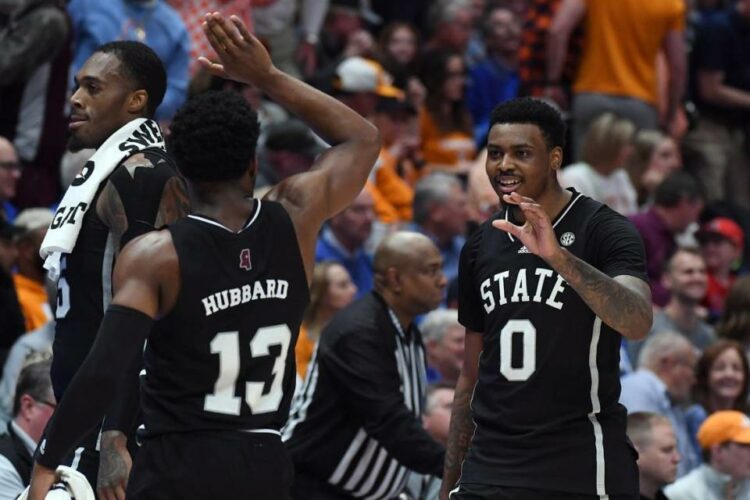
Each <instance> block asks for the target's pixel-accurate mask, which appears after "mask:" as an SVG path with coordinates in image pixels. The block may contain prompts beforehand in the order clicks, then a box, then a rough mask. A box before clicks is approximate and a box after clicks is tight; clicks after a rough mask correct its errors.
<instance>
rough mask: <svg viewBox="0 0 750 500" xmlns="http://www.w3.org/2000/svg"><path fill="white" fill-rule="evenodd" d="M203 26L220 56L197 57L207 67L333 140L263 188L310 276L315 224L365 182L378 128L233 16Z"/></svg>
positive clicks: (345, 203)
mask: <svg viewBox="0 0 750 500" xmlns="http://www.w3.org/2000/svg"><path fill="white" fill-rule="evenodd" d="M204 30H205V32H206V36H207V37H208V40H209V42H210V43H211V45H212V47H213V48H214V50H215V51H216V53H217V54H218V56H219V58H220V59H221V64H216V63H211V62H209V61H208V60H206V59H205V58H201V62H202V64H203V65H204V66H205V67H206V68H207V69H208V70H209V71H210V72H211V73H213V74H214V75H217V76H221V77H224V78H230V79H233V80H237V81H240V82H244V83H248V84H250V85H254V86H256V87H258V88H259V89H260V90H261V91H262V92H264V93H265V94H267V95H268V96H269V97H271V98H272V99H273V100H275V101H276V102H278V103H279V104H281V105H282V106H283V107H284V108H286V109H288V110H289V111H291V112H292V113H294V114H296V115H298V116H299V117H300V118H301V119H302V120H304V121H305V122H306V123H307V124H309V125H310V126H311V127H312V128H313V130H315V132H316V133H318V134H319V135H320V136H321V137H322V138H323V139H325V140H326V141H327V142H328V143H329V144H331V145H332V146H333V147H331V148H330V149H328V150H327V151H326V152H325V153H323V154H322V155H321V156H320V157H319V158H318V159H317V160H316V161H315V164H314V165H313V167H312V169H311V171H309V172H306V173H303V174H299V175H296V176H293V177H291V178H289V179H286V180H285V181H283V182H281V183H280V184H279V185H278V186H276V187H275V188H273V189H272V190H271V192H270V193H269V194H268V198H269V199H272V200H277V201H279V202H281V203H282V204H284V207H285V208H286V209H287V211H288V212H289V214H290V216H291V217H292V220H293V221H294V225H295V228H296V231H297V237H298V239H299V241H300V247H301V249H302V252H303V258H304V260H305V267H306V268H307V273H308V277H309V276H310V275H311V273H312V262H313V258H314V247H315V239H316V237H317V233H318V230H319V228H320V226H321V225H322V223H323V221H325V220H326V219H327V218H329V217H330V216H332V215H334V214H336V213H337V212H339V211H341V210H343V209H344V208H345V207H347V206H348V205H349V204H350V203H351V202H352V201H353V200H354V198H355V197H356V196H357V194H359V192H360V191H361V190H362V188H363V187H364V184H365V181H366V180H367V177H368V175H369V173H370V170H371V169H372V166H373V165H374V164H375V160H376V159H377V156H378V152H379V149H380V139H379V135H378V131H377V129H375V127H373V126H372V125H371V124H370V123H369V122H368V121H367V120H365V119H364V118H362V117H361V116H360V115H359V114H357V113H356V112H354V111H353V110H351V109H350V108H348V107H347V106H345V105H344V104H342V103H340V102H339V101H337V100H336V99H333V98H332V97H330V96H328V95H326V94H324V93H323V92H320V91H319V90H317V89H314V88H313V87H311V86H309V85H307V84H306V83H304V82H302V81H300V80H297V79H295V78H293V77H291V76H289V75H287V74H285V73H283V72H281V71H279V70H278V69H276V68H275V67H274V66H273V64H271V59H270V57H269V56H268V52H266V50H265V48H264V47H263V45H262V44H261V43H260V42H259V41H258V39H256V38H255V37H254V36H252V35H251V34H250V33H248V31H247V29H245V26H244V25H243V24H242V21H240V19H239V18H237V17H236V16H232V18H231V22H230V21H227V20H225V19H224V18H222V17H221V15H219V14H216V13H215V14H208V15H206V22H205V24H204Z"/></svg>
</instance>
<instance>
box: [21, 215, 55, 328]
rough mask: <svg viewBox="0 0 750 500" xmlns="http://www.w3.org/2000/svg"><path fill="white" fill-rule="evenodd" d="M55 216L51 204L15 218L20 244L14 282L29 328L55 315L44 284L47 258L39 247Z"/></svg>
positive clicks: (43, 322) (42, 323)
mask: <svg viewBox="0 0 750 500" xmlns="http://www.w3.org/2000/svg"><path fill="white" fill-rule="evenodd" d="M53 216H54V214H53V213H52V210H50V209H48V208H28V209H26V210H24V211H23V212H21V213H20V214H19V215H18V217H16V220H15V221H14V225H15V226H16V227H17V228H18V229H19V234H18V235H17V236H16V240H15V241H16V248H18V261H17V262H16V263H17V266H18V271H17V272H16V273H15V274H14V275H13V282H14V284H15V287H16V294H17V295H18V302H19V304H20V305H21V311H22V312H23V316H24V318H25V320H26V331H27V332H30V331H32V330H36V329H37V328H39V327H40V326H42V325H44V324H45V323H47V322H48V321H50V320H51V319H52V311H50V308H49V299H48V298H47V290H46V288H45V286H44V279H45V276H46V273H45V271H44V261H43V260H42V258H41V257H40V256H39V247H41V245H42V241H43V240H44V236H45V235H46V234H47V228H48V227H49V225H50V223H51V222H52V217H53Z"/></svg>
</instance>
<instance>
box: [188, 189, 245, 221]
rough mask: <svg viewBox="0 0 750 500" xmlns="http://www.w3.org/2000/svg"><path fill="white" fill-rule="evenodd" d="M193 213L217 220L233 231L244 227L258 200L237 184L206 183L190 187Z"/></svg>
mask: <svg viewBox="0 0 750 500" xmlns="http://www.w3.org/2000/svg"><path fill="white" fill-rule="evenodd" d="M188 191H189V193H190V202H191V204H192V213H194V214H197V215H205V216H206V217H210V218H212V219H214V220H217V221H218V222H220V223H221V224H223V225H224V226H226V227H228V228H229V229H231V230H233V231H239V230H240V229H242V228H243V227H244V226H245V224H246V222H247V219H248V217H250V214H251V213H252V211H253V210H255V206H256V205H255V204H256V201H255V200H254V199H253V198H252V197H251V196H250V195H249V194H248V193H247V192H246V191H244V190H243V189H242V188H241V187H239V186H238V185H237V184H229V183H205V184H190V185H189V187H188Z"/></svg>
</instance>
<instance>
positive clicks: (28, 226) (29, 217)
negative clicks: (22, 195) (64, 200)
mask: <svg viewBox="0 0 750 500" xmlns="http://www.w3.org/2000/svg"><path fill="white" fill-rule="evenodd" d="M54 216H55V214H54V212H52V210H50V209H49V208H44V207H36V208H27V209H26V210H24V211H22V212H21V213H20V214H18V216H17V217H16V219H15V220H14V221H13V225H14V226H16V227H17V228H18V230H19V231H22V232H24V233H28V232H30V231H34V230H36V229H40V228H43V227H49V225H50V224H52V219H53V217H54Z"/></svg>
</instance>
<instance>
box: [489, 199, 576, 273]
mask: <svg viewBox="0 0 750 500" xmlns="http://www.w3.org/2000/svg"><path fill="white" fill-rule="evenodd" d="M503 201H504V202H505V203H508V204H511V205H517V206H518V207H519V208H520V209H521V211H522V212H523V215H524V217H525V218H526V222H525V223H524V224H523V225H522V226H517V225H515V224H513V223H511V222H509V221H505V220H496V221H494V222H493V223H492V226H493V227H496V228H497V229H500V230H502V231H505V232H508V233H510V234H512V235H513V236H514V237H516V238H517V239H519V240H521V243H523V244H524V245H525V246H526V248H527V249H528V250H529V252H531V253H533V254H535V255H538V256H539V257H541V258H543V259H544V260H546V261H547V262H550V260H552V259H554V258H555V257H556V256H557V255H559V253H560V252H561V251H562V247H560V244H559V243H558V242H557V237H556V236H555V231H554V229H553V228H552V222H551V221H550V218H549V216H548V215H547V213H546V212H545V211H544V209H543V208H542V206H541V205H539V204H538V203H537V202H536V201H534V200H533V199H531V198H528V197H525V196H521V195H520V194H518V193H511V194H506V195H503Z"/></svg>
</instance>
